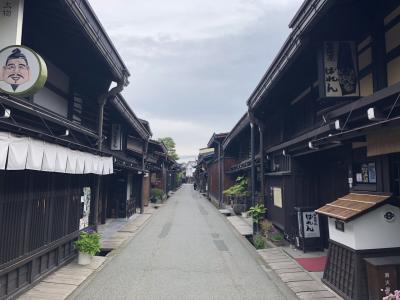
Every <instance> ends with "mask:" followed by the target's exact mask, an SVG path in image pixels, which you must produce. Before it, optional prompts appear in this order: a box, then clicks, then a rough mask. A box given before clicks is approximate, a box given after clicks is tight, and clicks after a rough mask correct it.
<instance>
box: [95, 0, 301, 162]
mask: <svg viewBox="0 0 400 300" xmlns="http://www.w3.org/2000/svg"><path fill="white" fill-rule="evenodd" d="M300 2H301V0H218V1H213V0H191V1H190V2H189V1H183V0H169V1H168V4H167V3H166V2H165V1H161V0H147V1H139V0H119V1H116V2H115V3H114V4H113V7H112V9H110V4H109V1H105V0H96V1H91V4H92V5H93V7H94V9H95V12H96V13H97V14H98V16H99V19H100V20H101V22H102V23H103V25H104V27H105V28H106V30H107V32H108V34H109V35H110V37H111V39H112V40H113V42H114V44H115V45H116V47H117V49H118V50H119V52H120V54H121V56H122V57H123V58H124V61H125V63H126V64H127V66H128V68H129V70H130V72H131V73H132V74H133V75H132V77H131V78H130V82H131V84H130V85H129V86H128V87H127V88H126V89H125V90H124V92H123V95H124V97H125V99H126V100H127V101H128V103H129V104H130V105H131V107H132V108H133V110H134V111H135V112H136V113H137V114H138V115H139V116H140V117H143V118H146V119H148V120H149V122H150V125H151V127H152V130H153V132H154V134H155V135H156V136H159V137H160V136H171V137H173V138H174V139H175V141H176V144H177V150H178V154H181V155H192V154H196V153H197V152H198V149H199V148H201V147H204V146H205V145H206V143H207V142H208V140H209V138H210V137H211V135H212V134H213V132H221V131H229V130H230V129H231V128H232V127H233V126H234V125H235V123H236V122H237V121H238V120H239V118H240V117H241V116H242V115H243V113H244V112H245V111H246V105H245V103H246V100H247V98H248V97H249V96H250V94H251V92H252V91H253V90H254V88H255V87H256V85H257V84H258V82H259V80H260V78H261V77H262V75H263V74H264V72H265V71H266V68H267V66H268V65H269V64H270V62H271V61H272V59H273V58H274V56H275V55H276V53H277V52H278V50H279V48H280V47H281V45H282V43H283V41H284V40H285V38H286V37H287V35H288V33H289V29H288V27H287V24H288V23H289V21H290V19H291V17H292V16H293V15H294V13H295V11H296V9H297V8H298V7H299V5H300Z"/></svg>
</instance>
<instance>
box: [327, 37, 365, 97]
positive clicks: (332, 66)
mask: <svg viewBox="0 0 400 300" xmlns="http://www.w3.org/2000/svg"><path fill="white" fill-rule="evenodd" d="M321 82H322V83H323V95H324V96H325V97H349V96H359V86H358V74H357V62H356V50H355V44H354V43H353V42H346V41H340V42H338V41H329V42H325V43H324V46H323V75H322V80H321Z"/></svg>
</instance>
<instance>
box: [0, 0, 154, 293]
mask: <svg viewBox="0 0 400 300" xmlns="http://www.w3.org/2000/svg"><path fill="white" fill-rule="evenodd" d="M93 32H96V34H93ZM0 34H1V28H0ZM22 45H24V46H28V47H29V48H31V49H33V50H35V51H36V52H37V53H39V54H40V55H41V56H42V57H43V58H44V60H45V62H46V65H47V68H48V79H47V82H46V84H45V86H44V88H43V89H41V90H39V91H38V92H37V93H35V94H33V95H30V96H26V97H21V96H11V95H8V94H1V93H0V113H4V111H5V110H9V111H10V112H11V114H10V115H9V116H8V117H5V118H0V135H1V141H2V145H4V144H7V145H8V143H10V145H11V144H12V141H13V140H15V141H19V142H20V144H23V142H25V143H29V145H28V146H27V147H28V151H31V152H32V151H33V150H32V149H33V148H32V149H31V148H29V147H33V146H32V145H35V144H34V142H35V143H36V144H39V145H40V147H39V149H40V151H42V152H40V153H43V156H41V157H40V165H41V166H39V167H38V168H37V167H36V169H34V168H33V167H31V166H28V165H29V163H28V162H29V155H31V154H28V159H27V162H26V164H23V166H19V167H18V168H16V169H12V168H11V167H10V166H11V165H10V164H11V163H10V161H11V159H10V155H11V150H9V152H8V153H9V154H8V156H7V155H6V156H7V157H1V159H2V161H6V164H5V166H4V168H3V169H2V170H0V191H1V195H0V299H8V298H13V297H15V296H17V295H18V294H19V293H21V292H23V291H24V290H25V289H27V288H29V287H30V286H32V284H34V283H35V282H37V281H38V280H39V279H40V278H42V277H43V276H45V275H47V274H49V273H50V272H51V271H53V270H55V269H56V268H58V267H60V266H61V265H63V264H65V263H68V262H69V261H70V260H71V259H73V258H74V257H75V256H76V250H75V248H74V244H73V242H74V240H76V238H77V237H78V235H79V231H80V230H81V229H82V228H85V227H87V226H89V225H90V226H93V227H96V226H97V224H99V223H105V221H106V218H110V217H124V218H126V217H129V216H130V215H132V214H133V213H134V212H136V208H143V203H144V202H143V201H142V186H143V184H142V178H143V176H144V174H145V173H146V171H147V168H146V161H145V158H147V150H148V140H149V138H150V136H151V131H150V128H149V126H148V123H147V124H146V123H145V122H143V120H140V119H138V118H137V117H136V115H135V114H134V113H133V111H132V110H131V109H130V107H129V106H128V104H127V103H126V101H125V100H124V99H123V97H122V96H121V95H120V92H121V91H122V89H123V88H124V86H126V85H127V84H128V80H127V77H128V76H129V72H128V70H127V68H126V66H125V65H124V63H123V61H122V60H121V58H120V56H119V55H118V53H117V51H116V49H115V48H114V46H113V44H112V42H111V41H110V40H109V38H108V36H107V34H106V33H105V32H104V29H103V27H102V26H101V24H100V23H99V21H98V19H97V17H96V16H95V15H94V12H93V10H92V9H91V7H90V5H89V3H88V2H87V1H85V0H82V1H69V0H57V1H39V2H37V1H31V0H25V1H24V13H23V28H22ZM112 82H116V83H117V86H116V87H114V88H112V89H110V85H111V83H112ZM12 139H13V140H12ZM43 145H45V146H43ZM2 147H3V146H2ZM10 147H11V146H10ZM43 147H44V148H43ZM3 148H4V147H3ZM10 149H11V148H10ZM24 149H25V148H24ZM49 149H52V151H53V150H54V151H55V152H54V151H53V154H52V155H55V154H54V153H56V152H57V151H60V152H59V153H61V152H62V153H64V154H63V155H65V156H66V157H67V156H68V158H66V161H65V162H66V166H65V165H64V169H60V167H59V166H58V169H57V170H56V169H55V167H54V165H53V166H52V167H49V166H46V167H44V164H45V163H44V157H46V154H50V153H51V151H50V150H49ZM24 151H25V150H24ZM31 152H29V153H31ZM32 153H33V152H32ZM32 155H33V154H32ZM35 155H36V156H38V154H37V153H36V154H35ZM57 155H58V154H57ZM60 155H61V154H60ZM57 157H58V156H57ZM72 158H74V160H72ZM7 159H8V162H7ZM42 159H43V163H42ZM54 159H55V156H54ZM57 159H58V158H57ZM47 160H49V157H47ZM103 160H104V161H107V164H106V163H104V164H103ZM75 161H76V162H75ZM65 162H64V163H65ZM100 162H101V163H100ZM58 163H59V161H58ZM53 164H54V161H53ZM71 168H72V169H71ZM143 195H144V193H143ZM83 197H84V198H85V197H86V198H85V199H89V201H90V207H88V208H85V209H88V210H87V211H89V210H90V215H87V214H86V212H85V209H84V205H83V202H82V198H83ZM89 208H90V209H89ZM86 217H88V220H86V219H85V218H86ZM82 220H85V221H84V222H83V221H82Z"/></svg>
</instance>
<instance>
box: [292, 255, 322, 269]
mask: <svg viewBox="0 0 400 300" xmlns="http://www.w3.org/2000/svg"><path fill="white" fill-rule="evenodd" d="M296 261H297V262H298V263H299V264H300V265H301V266H302V267H303V268H304V269H306V270H307V271H309V272H322V271H324V269H325V264H326V256H319V257H310V258H296Z"/></svg>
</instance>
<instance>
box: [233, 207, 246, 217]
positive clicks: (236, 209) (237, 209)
mask: <svg viewBox="0 0 400 300" xmlns="http://www.w3.org/2000/svg"><path fill="white" fill-rule="evenodd" d="M244 211H246V205H244V204H233V212H234V213H235V215H241V214H242V212H244Z"/></svg>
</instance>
